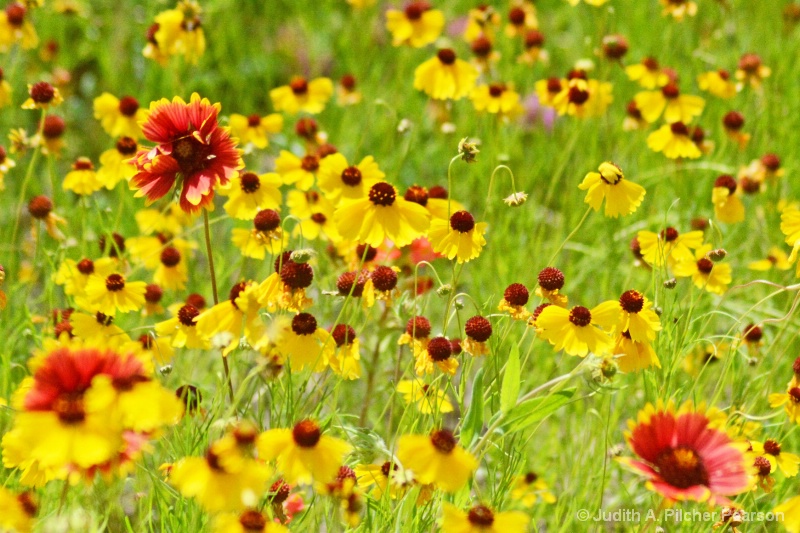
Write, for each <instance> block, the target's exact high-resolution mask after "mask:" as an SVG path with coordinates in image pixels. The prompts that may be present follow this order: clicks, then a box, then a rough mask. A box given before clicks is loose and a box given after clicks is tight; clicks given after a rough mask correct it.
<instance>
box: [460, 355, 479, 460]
mask: <svg viewBox="0 0 800 533" xmlns="http://www.w3.org/2000/svg"><path fill="white" fill-rule="evenodd" d="M483 407H484V405H483V368H481V369H480V370H478V373H477V374H475V379H474V380H473V381H472V401H471V402H470V404H469V409H468V410H467V414H466V415H464V424H463V425H462V426H461V444H462V445H463V446H465V447H467V446H469V445H470V444H471V443H472V439H473V438H474V437H475V435H478V434H480V432H481V429H482V428H483V410H484V409H483Z"/></svg>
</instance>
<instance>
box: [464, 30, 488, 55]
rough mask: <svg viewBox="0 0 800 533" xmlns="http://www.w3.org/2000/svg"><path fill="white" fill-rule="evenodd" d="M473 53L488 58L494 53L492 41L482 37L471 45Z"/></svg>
mask: <svg viewBox="0 0 800 533" xmlns="http://www.w3.org/2000/svg"><path fill="white" fill-rule="evenodd" d="M469 47H470V49H471V50H472V53H473V54H475V55H476V56H478V57H486V56H488V55H489V54H490V53H491V52H492V41H490V40H489V39H488V38H487V37H486V36H485V35H481V36H479V37H478V38H476V39H475V40H474V41H472V42H471V43H470V45H469Z"/></svg>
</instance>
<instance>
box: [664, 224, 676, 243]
mask: <svg viewBox="0 0 800 533" xmlns="http://www.w3.org/2000/svg"><path fill="white" fill-rule="evenodd" d="M660 236H661V238H662V239H664V241H665V242H672V241H674V240H675V239H677V238H678V230H676V229H675V228H673V227H672V226H669V227H668V228H667V229H664V230H661V233H660Z"/></svg>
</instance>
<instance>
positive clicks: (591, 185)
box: [578, 162, 645, 218]
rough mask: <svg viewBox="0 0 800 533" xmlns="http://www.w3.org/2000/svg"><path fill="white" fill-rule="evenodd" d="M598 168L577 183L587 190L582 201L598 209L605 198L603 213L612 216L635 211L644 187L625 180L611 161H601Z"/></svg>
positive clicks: (620, 170) (642, 195) (642, 196)
mask: <svg viewBox="0 0 800 533" xmlns="http://www.w3.org/2000/svg"><path fill="white" fill-rule="evenodd" d="M598 170H599V172H589V173H588V174H587V175H586V177H584V178H583V181H582V182H581V184H580V185H578V188H579V189H581V190H584V191H587V192H586V198H585V199H584V202H585V203H587V204H589V205H590V206H591V207H592V209H594V210H595V211H599V210H600V204H601V203H602V202H603V199H605V200H606V210H605V214H606V216H608V217H613V218H617V217H618V216H619V215H630V214H631V213H633V212H634V211H636V208H637V207H639V205H640V204H641V203H642V199H643V198H644V195H645V189H644V187H642V186H641V185H638V184H636V183H633V182H631V181H629V180H626V179H625V176H624V175H623V174H622V169H621V168H619V167H618V166H617V165H615V164H613V163H608V162H606V163H602V164H601V165H600V168H599V169H598Z"/></svg>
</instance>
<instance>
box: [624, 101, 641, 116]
mask: <svg viewBox="0 0 800 533" xmlns="http://www.w3.org/2000/svg"><path fill="white" fill-rule="evenodd" d="M625 112H626V113H627V114H628V116H629V117H631V118H635V119H637V120H638V119H640V118H642V112H641V111H640V110H639V108H638V107H637V105H636V102H635V101H634V100H631V101H630V102H628V105H627V107H626V108H625Z"/></svg>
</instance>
